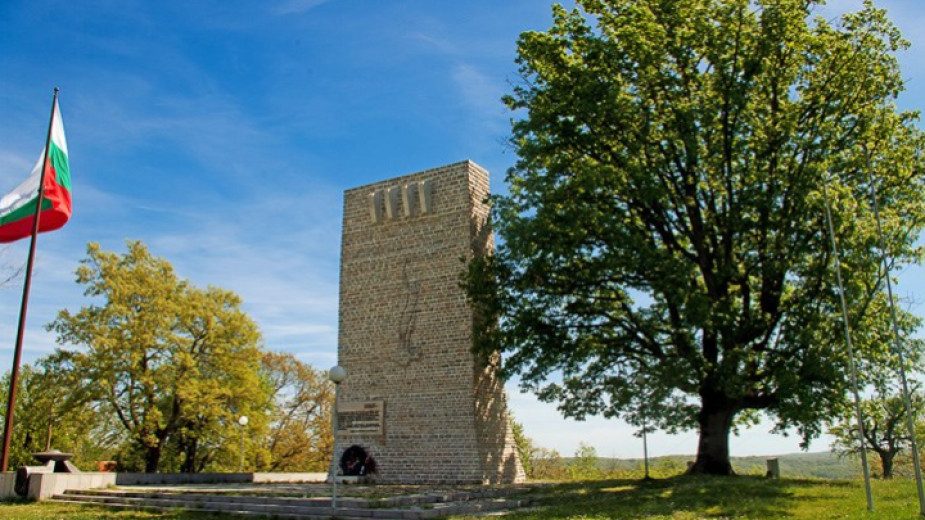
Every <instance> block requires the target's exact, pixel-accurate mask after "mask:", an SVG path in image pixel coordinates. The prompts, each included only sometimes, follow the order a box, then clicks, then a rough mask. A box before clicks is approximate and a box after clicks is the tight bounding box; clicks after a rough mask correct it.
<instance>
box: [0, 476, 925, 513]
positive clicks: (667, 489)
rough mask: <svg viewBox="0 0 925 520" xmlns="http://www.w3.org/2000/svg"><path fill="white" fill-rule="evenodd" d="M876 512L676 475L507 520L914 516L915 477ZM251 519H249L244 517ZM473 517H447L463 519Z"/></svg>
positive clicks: (836, 488)
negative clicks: (913, 480) (871, 512)
mask: <svg viewBox="0 0 925 520" xmlns="http://www.w3.org/2000/svg"><path fill="white" fill-rule="evenodd" d="M873 486H874V487H873V494H874V508H875V512H874V513H873V514H870V513H869V512H868V511H867V506H866V501H865V498H864V485H863V483H862V482H860V481H849V480H789V479H783V480H765V479H763V478H758V477H733V478H704V477H698V478H694V477H675V478H670V479H664V480H654V481H649V482H641V481H638V480H601V481H591V482H576V483H565V484H550V485H548V486H542V487H539V488H537V489H534V491H533V493H534V494H536V495H538V496H542V498H540V499H539V502H540V504H539V506H540V507H538V508H536V509H533V510H529V511H520V512H514V513H511V514H509V515H508V516H506V517H505V518H506V519H510V520H566V519H569V520H596V519H602V520H603V519H613V520H617V519H620V520H623V519H632V520H701V519H703V520H731V519H743V520H744V519H750V520H775V519H781V520H783V519H787V520H827V519H845V520H854V519H857V520H872V519H876V520H880V519H883V520H899V519H901V520H914V519H919V518H921V517H920V516H919V514H918V512H919V505H918V498H917V495H916V490H915V483H914V482H912V481H908V480H897V481H894V482H879V481H876V482H874V483H873ZM0 518H4V519H5V518H9V519H17V520H98V519H101V520H134V519H145V520H155V519H157V520H216V519H218V518H229V517H228V516H225V515H221V516H219V515H206V514H201V513H183V512H176V513H144V512H131V511H112V510H107V509H101V508H94V507H82V506H71V505H62V504H53V503H47V502H43V503H23V502H7V503H0ZM248 518H252V519H254V520H256V518H255V517H248ZM466 518H473V517H453V519H454V520H463V519H466Z"/></svg>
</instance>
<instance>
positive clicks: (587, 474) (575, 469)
mask: <svg viewBox="0 0 925 520" xmlns="http://www.w3.org/2000/svg"><path fill="white" fill-rule="evenodd" d="M597 463H598V458H597V450H596V449H595V448H594V446H589V445H587V444H585V443H583V442H582V443H580V444H579V445H578V449H577V450H575V456H574V457H572V459H571V460H570V461H569V463H568V467H567V471H568V476H569V478H570V479H571V480H595V479H599V478H602V477H603V473H602V472H601V470H600V468H599V467H598V464H597Z"/></svg>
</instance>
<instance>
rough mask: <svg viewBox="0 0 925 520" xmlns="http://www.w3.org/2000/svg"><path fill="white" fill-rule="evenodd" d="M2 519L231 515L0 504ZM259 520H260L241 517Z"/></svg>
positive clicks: (209, 518)
mask: <svg viewBox="0 0 925 520" xmlns="http://www.w3.org/2000/svg"><path fill="white" fill-rule="evenodd" d="M0 518H3V519H7V518H8V519H10V520H13V519H15V520H142V519H144V520H219V519H221V518H228V516H227V515H212V514H203V513H192V512H171V513H147V512H142V511H116V510H112V509H105V508H101V507H89V506H76V505H69V504H54V503H51V502H32V503H28V502H0ZM240 518H249V519H251V520H258V519H257V518H256V517H252V516H251V517H240Z"/></svg>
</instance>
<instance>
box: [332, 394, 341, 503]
mask: <svg viewBox="0 0 925 520" xmlns="http://www.w3.org/2000/svg"><path fill="white" fill-rule="evenodd" d="M339 398H340V382H339V381H335V382H334V410H333V413H331V427H332V428H333V429H334V431H333V432H332V433H333V438H334V447H333V448H332V449H331V508H332V509H337V466H338V464H337V402H338V400H339Z"/></svg>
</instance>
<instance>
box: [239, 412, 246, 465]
mask: <svg viewBox="0 0 925 520" xmlns="http://www.w3.org/2000/svg"><path fill="white" fill-rule="evenodd" d="M238 424H240V425H241V462H240V464H238V473H244V427H245V426H247V416H246V415H242V416H241V417H238Z"/></svg>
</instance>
